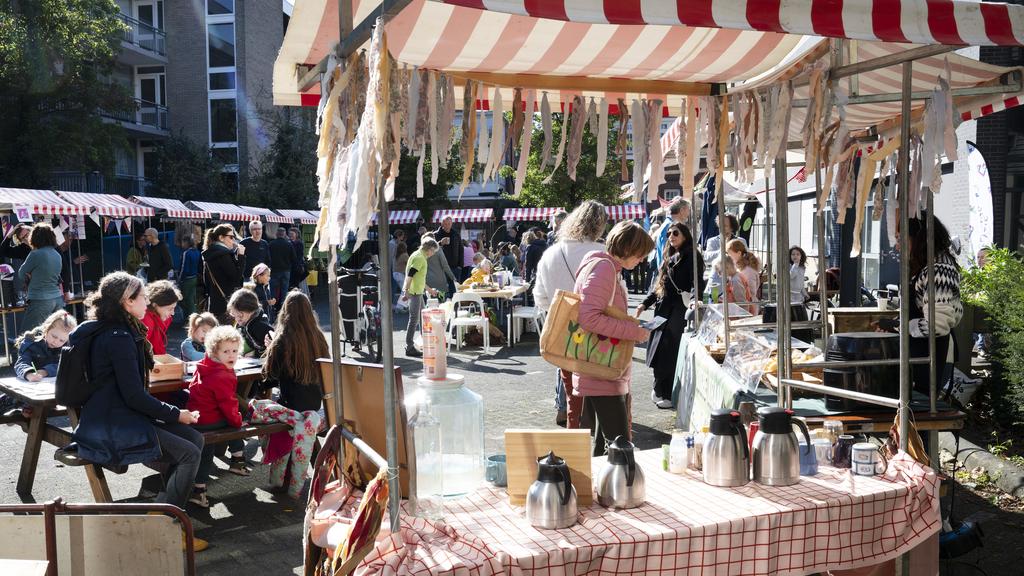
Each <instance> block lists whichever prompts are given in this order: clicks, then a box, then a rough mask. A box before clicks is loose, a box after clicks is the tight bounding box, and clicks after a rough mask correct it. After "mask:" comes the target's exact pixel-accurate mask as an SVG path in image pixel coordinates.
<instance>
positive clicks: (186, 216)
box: [131, 196, 213, 220]
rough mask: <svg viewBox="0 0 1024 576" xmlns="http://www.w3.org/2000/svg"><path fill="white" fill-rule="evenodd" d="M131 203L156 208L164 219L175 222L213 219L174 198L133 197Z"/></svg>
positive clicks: (211, 215)
mask: <svg viewBox="0 0 1024 576" xmlns="http://www.w3.org/2000/svg"><path fill="white" fill-rule="evenodd" d="M131 201H132V202H135V203H136V204H142V205H144V206H149V207H150V208H155V209H156V210H162V211H163V212H164V214H163V217H164V218H171V219H174V220H209V219H211V218H213V214H210V213H209V212H204V211H202V210H192V209H190V208H189V207H188V206H185V203H184V202H182V201H181V200H174V199H172V198H154V197H152V196H132V197H131Z"/></svg>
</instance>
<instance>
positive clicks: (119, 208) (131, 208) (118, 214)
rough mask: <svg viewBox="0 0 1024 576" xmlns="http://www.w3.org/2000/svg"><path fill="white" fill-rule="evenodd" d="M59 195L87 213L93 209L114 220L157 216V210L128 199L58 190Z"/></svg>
mask: <svg viewBox="0 0 1024 576" xmlns="http://www.w3.org/2000/svg"><path fill="white" fill-rule="evenodd" d="M57 195H58V196H60V197H61V198H63V199H65V200H67V201H68V202H70V203H71V204H74V205H76V206H80V207H82V208H85V209H86V210H87V211H89V210H90V209H92V210H93V211H95V212H96V214H99V215H100V216H110V217H113V218H128V217H141V218H145V217H147V216H156V210H154V209H152V208H150V207H149V206H143V205H141V204H136V203H135V202H132V201H131V200H128V199H127V198H122V197H120V196H114V195H113V194H95V193H92V192H65V191H63V190H57Z"/></svg>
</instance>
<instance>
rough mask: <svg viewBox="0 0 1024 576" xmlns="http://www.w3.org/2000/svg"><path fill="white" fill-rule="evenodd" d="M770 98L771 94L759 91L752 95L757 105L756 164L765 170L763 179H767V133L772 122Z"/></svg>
mask: <svg viewBox="0 0 1024 576" xmlns="http://www.w3.org/2000/svg"><path fill="white" fill-rule="evenodd" d="M770 98H771V92H769V91H763V92H761V91H759V92H757V93H755V94H754V101H755V102H756V104H757V111H758V123H757V162H758V164H760V165H761V168H763V169H764V170H765V172H764V174H765V178H767V177H768V172H767V170H768V140H770V138H769V137H768V132H769V130H770V126H771V124H772V122H773V120H772V113H773V109H772V106H771V100H770Z"/></svg>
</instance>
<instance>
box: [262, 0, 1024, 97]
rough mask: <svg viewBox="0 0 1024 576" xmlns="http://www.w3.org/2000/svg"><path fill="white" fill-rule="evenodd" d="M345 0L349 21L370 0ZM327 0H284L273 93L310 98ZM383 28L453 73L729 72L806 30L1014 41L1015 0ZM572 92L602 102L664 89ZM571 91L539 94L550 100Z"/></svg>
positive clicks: (553, 3) (446, 0)
mask: <svg viewBox="0 0 1024 576" xmlns="http://www.w3.org/2000/svg"><path fill="white" fill-rule="evenodd" d="M349 1H351V2H352V11H353V16H354V22H355V23H356V24H358V23H359V22H362V20H363V18H365V17H366V15H368V14H369V13H370V12H371V11H372V10H373V9H374V8H375V7H377V6H378V5H379V4H380V0H349ZM337 3H338V0H297V1H296V2H295V8H294V10H293V12H292V17H291V21H290V23H289V26H288V31H287V33H286V35H285V39H284V43H283V46H282V48H281V50H280V52H279V54H278V58H277V61H276V62H275V65H274V90H273V91H274V103H275V104H278V105H299V104H305V105H316V104H317V103H318V101H319V89H320V88H319V85H315V86H313V87H312V88H311V89H310V90H309V91H308V92H307V93H305V94H299V92H298V91H297V87H296V78H297V75H296V66H300V65H306V66H311V65H315V64H317V63H318V62H320V60H321V59H322V58H323V57H324V56H325V55H326V54H327V53H328V51H329V50H330V49H331V47H332V46H333V45H334V44H335V43H336V42H337V40H338V4H337ZM387 33H388V44H389V45H388V47H389V50H390V51H391V53H392V56H394V57H395V59H396V60H398V61H399V62H400V63H403V64H408V65H414V66H422V67H427V68H431V69H436V70H443V71H447V72H453V73H458V72H475V73H495V74H516V75H538V76H558V77H563V78H573V77H579V78H583V77H586V78H606V79H607V78H619V79H630V80H661V81H676V82H697V83H735V82H740V81H744V80H749V79H752V78H754V77H757V76H760V75H763V74H769V73H772V72H777V71H778V70H779V69H780V68H785V67H786V66H788V64H789V63H790V62H792V56H793V53H794V52H798V51H799V50H801V49H807V48H808V46H807V42H806V41H807V39H808V38H809V37H818V38H820V37H836V38H854V39H860V40H868V41H884V42H893V43H902V44H904V46H903V47H902V49H905V48H906V46H905V44H906V43H908V42H913V43H919V44H948V45H958V46H959V45H1021V44H1024V7H1021V6H1016V5H1007V4H1001V3H982V2H974V1H972V0H800V1H793V2H779V0H745V1H743V0H686V1H685V2H670V1H667V0H635V1H626V0H622V1H618V2H608V1H606V0H545V1H544V2H540V1H537V0H433V1H427V0H413V1H412V2H411V3H410V4H409V5H408V6H407V7H406V8H405V9H404V10H402V11H401V12H400V13H399V14H398V15H397V16H395V17H394V18H393V19H392V20H390V21H389V22H388V24H387ZM810 44H811V45H814V42H813V41H812V42H811V43H810ZM523 84H524V85H525V84H528V82H527V81H525V79H524V81H523ZM525 87H529V86H525ZM503 95H504V91H503ZM583 95H584V96H607V97H608V98H609V102H610V103H614V102H615V98H618V97H624V98H625V99H626V100H627V101H629V100H631V99H633V98H637V97H653V98H657V97H661V98H662V99H664V95H659V94H656V93H647V94H636V93H612V92H608V93H592V92H583ZM488 96H489V95H488ZM572 96H573V93H568V92H567V93H561V92H559V91H558V90H553V91H549V94H548V98H549V101H551V104H552V106H553V107H555V106H557V105H558V104H560V103H563V102H567V101H569V100H571V97H572ZM484 105H485V106H486V103H484ZM673 105H676V106H677V105H678V102H675V103H673V104H671V105H670V108H671V106H673Z"/></svg>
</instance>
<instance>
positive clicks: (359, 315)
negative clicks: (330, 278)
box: [338, 263, 381, 362]
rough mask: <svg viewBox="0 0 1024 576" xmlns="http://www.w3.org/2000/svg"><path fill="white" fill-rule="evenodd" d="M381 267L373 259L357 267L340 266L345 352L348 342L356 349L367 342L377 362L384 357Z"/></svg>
mask: <svg viewBox="0 0 1024 576" xmlns="http://www.w3.org/2000/svg"><path fill="white" fill-rule="evenodd" d="M379 271H380V269H379V268H378V267H377V266H376V265H374V264H373V263H367V264H366V265H365V266H363V267H362V268H359V269H356V270H354V269H350V268H344V267H341V268H339V270H338V308H339V310H340V311H341V343H342V353H344V345H345V344H351V345H352V349H353V350H355V351H356V352H359V351H360V350H361V347H362V346H366V348H367V351H368V353H369V355H370V356H371V357H373V358H374V359H375V360H374V361H375V362H380V360H381V348H380V342H381V330H380V291H379V287H378V281H379V274H378V272H379Z"/></svg>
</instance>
